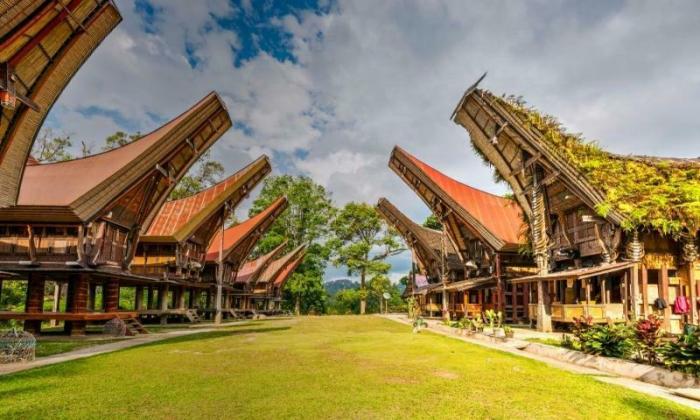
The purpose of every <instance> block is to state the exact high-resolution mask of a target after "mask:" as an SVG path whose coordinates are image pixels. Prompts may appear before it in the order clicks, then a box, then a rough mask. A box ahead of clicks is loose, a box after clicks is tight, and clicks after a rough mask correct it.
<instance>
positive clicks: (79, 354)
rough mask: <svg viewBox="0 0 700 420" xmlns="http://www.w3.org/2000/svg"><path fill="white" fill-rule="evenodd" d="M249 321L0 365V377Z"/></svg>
mask: <svg viewBox="0 0 700 420" xmlns="http://www.w3.org/2000/svg"><path fill="white" fill-rule="evenodd" d="M248 322H249V321H239V322H227V323H225V324H220V325H213V324H212V325H209V326H207V327H202V328H199V327H197V328H187V329H184V330H177V331H168V332H163V333H153V334H143V335H138V336H136V337H134V338H129V339H125V340H122V341H118V342H116V343H108V344H96V345H94V346H89V347H83V348H80V349H77V350H73V351H69V352H65V353H59V354H55V355H53V356H47V357H40V358H38V359H35V360H33V361H31V362H26V363H11V364H7V365H0V376H3V375H7V374H10V373H16V372H21V371H24V370H29V369H34V368H37V367H41V366H49V365H54V364H56V363H63V362H67V361H69V360H77V359H84V358H86V357H92V356H97V355H98V354H105V353H111V352H113V351H117V350H123V349H128V348H130V347H135V346H140V345H142V344H148V343H155V342H156V341H162V340H167V339H169V338H174V337H183V336H187V335H192V334H201V333H206V332H211V331H216V330H218V329H220V328H224V327H231V326H234V325H243V324H246V323H248Z"/></svg>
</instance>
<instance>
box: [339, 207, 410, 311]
mask: <svg viewBox="0 0 700 420" xmlns="http://www.w3.org/2000/svg"><path fill="white" fill-rule="evenodd" d="M331 230H332V232H333V236H332V238H331V239H330V240H329V241H328V245H329V247H330V249H331V250H332V254H331V255H332V261H333V264H334V265H336V266H340V265H344V266H346V267H347V268H348V275H359V276H360V298H361V306H360V313H364V312H365V308H364V306H365V303H366V302H365V301H366V294H365V293H366V292H365V286H366V285H365V281H366V279H367V277H375V276H378V275H386V274H387V273H388V272H389V269H390V268H391V265H390V264H388V263H387V262H386V261H385V260H386V259H387V258H388V257H390V256H392V255H396V254H398V253H400V252H402V251H403V250H404V248H403V247H402V245H401V241H400V240H399V236H398V233H396V231H395V230H393V229H391V228H389V227H388V226H387V224H386V223H385V222H384V219H382V218H381V217H380V216H379V214H378V213H377V211H376V209H375V208H374V207H373V206H370V205H369V204H366V203H354V202H351V203H348V204H346V205H345V207H343V209H341V210H340V212H339V213H338V215H337V216H336V217H335V219H334V220H333V222H332V223H331Z"/></svg>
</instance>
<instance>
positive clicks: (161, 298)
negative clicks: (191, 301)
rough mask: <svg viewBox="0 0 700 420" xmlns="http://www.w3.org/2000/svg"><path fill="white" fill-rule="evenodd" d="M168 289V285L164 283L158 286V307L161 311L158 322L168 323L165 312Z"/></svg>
mask: <svg viewBox="0 0 700 420" xmlns="http://www.w3.org/2000/svg"><path fill="white" fill-rule="evenodd" d="M169 289H170V285H168V284H167V283H165V284H164V285H162V286H161V287H160V290H158V303H159V304H160V307H159V308H158V309H160V310H161V311H162V312H163V313H162V314H161V315H160V323H161V324H167V323H168V315H167V314H166V313H165V312H167V310H168V291H169Z"/></svg>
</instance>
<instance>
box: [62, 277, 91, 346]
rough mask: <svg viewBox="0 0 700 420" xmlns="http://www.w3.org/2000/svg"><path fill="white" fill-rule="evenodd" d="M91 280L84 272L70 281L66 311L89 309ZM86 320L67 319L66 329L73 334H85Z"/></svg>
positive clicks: (78, 311)
mask: <svg viewBox="0 0 700 420" xmlns="http://www.w3.org/2000/svg"><path fill="white" fill-rule="evenodd" d="M89 284H90V283H89V281H88V278H87V276H85V275H84V274H78V275H76V276H73V277H71V278H70V279H69V281H68V293H67V295H68V296H67V299H66V303H67V305H66V312H70V313H81V312H86V311H87V304H88V288H89ZM85 326H86V322H85V321H66V323H65V331H66V332H67V333H69V334H70V335H72V336H82V335H85Z"/></svg>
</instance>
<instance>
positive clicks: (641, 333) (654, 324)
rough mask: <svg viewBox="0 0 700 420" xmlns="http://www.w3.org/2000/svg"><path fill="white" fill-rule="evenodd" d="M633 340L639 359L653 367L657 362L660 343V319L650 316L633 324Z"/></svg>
mask: <svg viewBox="0 0 700 420" xmlns="http://www.w3.org/2000/svg"><path fill="white" fill-rule="evenodd" d="M634 327H635V332H634V335H635V338H636V339H637V340H636V347H637V352H638V354H639V358H640V359H641V360H644V361H645V362H647V363H649V364H651V365H653V364H656V363H658V362H659V355H658V350H659V347H660V343H661V319H659V317H658V316H656V315H654V314H651V315H649V316H648V317H647V318H646V319H640V320H638V321H637V323H636V324H635V326H634Z"/></svg>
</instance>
